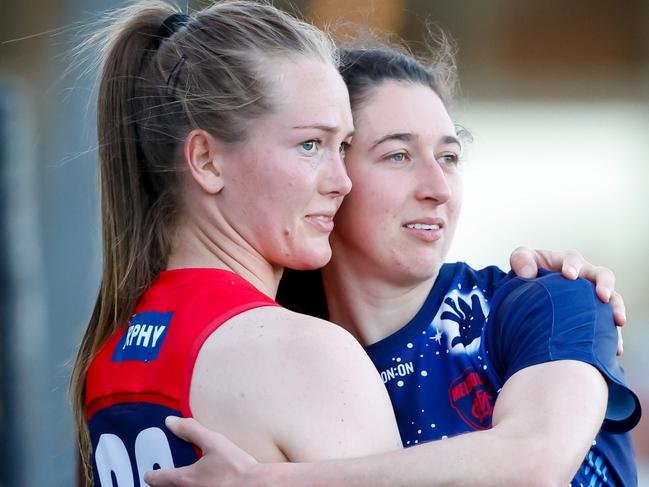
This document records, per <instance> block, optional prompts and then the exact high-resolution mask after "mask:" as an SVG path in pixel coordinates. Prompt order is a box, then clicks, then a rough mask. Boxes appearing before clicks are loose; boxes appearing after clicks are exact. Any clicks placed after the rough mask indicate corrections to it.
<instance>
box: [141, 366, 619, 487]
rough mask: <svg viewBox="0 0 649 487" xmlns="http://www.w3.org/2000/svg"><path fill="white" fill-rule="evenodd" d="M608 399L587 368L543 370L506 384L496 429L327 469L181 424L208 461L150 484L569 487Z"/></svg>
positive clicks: (595, 375)
mask: <svg viewBox="0 0 649 487" xmlns="http://www.w3.org/2000/svg"><path fill="white" fill-rule="evenodd" d="M539 391H543V394H539ZM606 397H607V394H606V384H605V382H604V379H603V378H602V376H601V375H600V374H599V372H598V371H597V370H596V369H594V368H593V367H591V366H589V365H587V364H584V363H581V362H575V361H558V362H550V363H546V364H541V365H536V366H533V367H528V368H526V369H523V370H521V371H519V372H518V373H516V374H514V375H513V376H512V377H511V378H510V380H509V381H507V383H506V384H505V387H503V390H502V392H501V394H500V396H499V397H498V400H497V402H496V407H495V410H494V427H493V428H492V429H491V430H486V431H480V432H475V433H469V434H465V435H462V436H458V437H455V438H450V439H447V440H443V441H436V442H431V443H426V444H422V445H418V446H416V447H413V448H408V449H407V450H401V451H395V452H390V453H385V454H381V455H375V456H371V457H364V458H355V459H348V460H333V461H327V462H319V463H298V464H258V463H256V462H255V461H254V460H253V459H252V458H251V457H249V456H247V455H246V454H245V453H244V452H242V451H240V450H238V449H234V448H233V446H232V445H231V443H230V442H229V441H228V440H227V439H225V438H224V437H223V436H222V435H219V434H217V433H213V432H208V431H207V430H205V429H204V428H202V427H200V426H198V425H197V424H195V423H194V424H191V423H190V424H186V423H183V422H178V423H176V424H175V425H172V429H173V430H174V431H175V432H177V433H179V434H180V435H181V436H183V437H185V438H187V439H188V440H190V441H197V442H198V443H199V446H201V447H203V448H205V451H206V453H207V455H206V456H205V457H203V459H201V460H200V461H199V462H198V463H197V464H196V465H195V466H193V467H188V468H186V469H184V470H183V469H178V470H175V471H167V472H162V471H160V472H155V475H151V474H147V479H148V480H147V481H149V483H150V484H151V485H152V486H156V487H157V486H190V485H191V486H234V485H250V486H276V485H292V486H296V487H300V486H310V487H312V486H331V485H349V486H361V487H362V486H376V487H381V486H399V485H401V486H408V487H417V486H435V485H449V486H450V485H471V486H491V485H493V486H503V485H539V486H544V485H548V486H550V485H552V486H555V485H567V484H568V482H569V480H570V478H571V477H572V476H573V475H574V472H575V471H576V470H577V468H578V466H579V464H580V462H581V460H582V459H583V458H584V456H585V454H586V452H587V450H588V448H589V446H590V445H591V442H592V440H593V438H594V437H595V435H596V433H597V431H598V429H599V427H600V425H601V422H602V419H603V417H604V410H605V407H606ZM584 408H585V409H584ZM183 421H185V420H183ZM204 445H206V446H204ZM201 462H203V463H202V464H201Z"/></svg>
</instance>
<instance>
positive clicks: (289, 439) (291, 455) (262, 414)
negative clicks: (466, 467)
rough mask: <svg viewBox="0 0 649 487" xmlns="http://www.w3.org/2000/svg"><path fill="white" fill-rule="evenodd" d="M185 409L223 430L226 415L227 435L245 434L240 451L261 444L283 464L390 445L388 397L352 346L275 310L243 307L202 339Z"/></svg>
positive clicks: (324, 327)
mask: <svg viewBox="0 0 649 487" xmlns="http://www.w3.org/2000/svg"><path fill="white" fill-rule="evenodd" d="M191 405H192V410H193V411H194V413H195V415H196V416H197V418H199V419H201V418H200V417H199V413H200V414H203V415H205V416H209V418H210V419H209V420H208V421H211V422H212V423H211V426H213V427H219V428H220V429H222V423H225V422H226V420H225V418H226V417H227V427H228V429H229V431H228V432H227V433H229V434H230V436H232V435H234V436H239V437H241V438H246V437H247V436H250V435H252V437H251V438H250V439H249V440H247V441H245V444H246V445H248V444H250V445H252V444H256V445H259V444H261V443H263V442H270V443H272V444H273V445H275V446H276V447H277V450H278V451H280V452H282V453H283V454H284V455H286V457H287V458H288V459H291V460H310V459H323V458H336V457H340V456H349V455H361V454H369V453H374V452H376V451H385V450H387V449H392V448H396V447H398V446H399V443H398V431H397V429H396V423H395V421H394V415H393V413H392V409H391V406H390V402H389V398H388V396H387V392H386V391H385V388H384V387H383V384H382V382H381V380H380V377H379V375H378V373H377V371H376V369H375V368H374V366H373V364H372V362H371V361H370V359H369V357H368V356H367V354H365V352H364V350H363V349H362V347H361V346H360V345H359V344H358V342H356V340H355V339H354V338H353V337H352V336H351V335H350V334H349V333H348V332H347V331H345V330H343V329H342V328H340V327H338V326H336V325H334V324H332V323H329V322H327V321H323V320H320V319H317V318H313V317H310V316H305V315H301V314H298V313H294V312H291V311H288V310H286V309H283V308H277V307H265V308H258V309H254V310H250V311H248V312H246V313H243V314H241V315H239V316H237V317H235V318H232V319H230V320H229V321H228V322H227V323H225V324H224V325H223V326H221V327H220V328H219V329H217V330H216V331H215V332H214V333H213V334H212V335H211V336H210V337H209V338H208V340H207V341H206V342H205V344H204V346H203V347H202V349H201V352H200V353H199V357H198V360H197V362H196V366H195V370H194V375H193V379H192V387H191ZM376 422H380V423H381V426H380V427H379V428H378V429H379V430H381V431H382V433H379V434H378V437H379V440H378V441H377V435H376V429H377V426H376ZM215 423H218V424H215ZM236 425H238V426H236ZM316 438H317V441H315V439H316ZM235 441H237V440H236V439H235ZM238 443H239V444H241V443H242V441H241V439H240V440H239V441H238ZM377 445H378V446H377Z"/></svg>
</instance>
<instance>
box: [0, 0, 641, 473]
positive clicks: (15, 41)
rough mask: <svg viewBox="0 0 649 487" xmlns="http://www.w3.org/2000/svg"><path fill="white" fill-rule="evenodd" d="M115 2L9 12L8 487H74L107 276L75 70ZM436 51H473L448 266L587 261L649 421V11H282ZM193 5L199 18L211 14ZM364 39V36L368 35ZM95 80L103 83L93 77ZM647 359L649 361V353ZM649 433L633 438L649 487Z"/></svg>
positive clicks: (353, 1)
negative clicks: (428, 26) (81, 414)
mask: <svg viewBox="0 0 649 487" xmlns="http://www.w3.org/2000/svg"><path fill="white" fill-rule="evenodd" d="M123 3H124V2H119V1H110V0H83V1H82V0H49V1H46V0H22V1H21V2H16V1H10V0H7V1H6V2H3V8H2V11H3V15H2V16H0V388H1V389H0V394H1V396H0V398H1V399H0V438H1V439H2V441H1V443H0V486H44V485H47V486H70V485H73V484H74V476H75V467H74V465H75V450H74V445H73V428H72V421H71V414H70V408H69V404H68V401H67V398H66V389H67V384H68V380H69V374H70V371H71V362H72V360H73V358H74V355H75V351H76V348H77V346H78V343H79V341H80V339H81V334H82V330H83V328H84V327H85V324H86V321H87V319H88V317H89V315H90V312H91V309H92V305H93V303H94V298H95V295H96V291H97V285H98V279H99V271H100V248H99V247H100V246H99V241H100V236H99V235H100V234H99V232H100V224H99V218H98V201H97V177H96V157H97V152H96V140H95V128H94V126H95V109H94V103H95V100H94V92H93V79H92V76H81V72H82V70H83V66H72V67H73V68H77V69H76V70H73V71H72V72H71V73H70V74H68V75H67V76H64V72H65V71H66V70H67V69H69V68H70V63H76V61H72V60H71V57H70V53H71V51H72V49H73V48H74V47H75V46H76V45H78V44H79V43H80V42H81V40H82V37H81V36H80V33H79V28H80V27H83V26H84V25H85V26H87V25H89V24H90V23H91V22H92V21H94V20H96V19H97V16H98V15H99V14H100V13H101V12H102V11H104V10H107V9H110V8H114V7H117V6H120V5H122V4H123ZM276 4H277V5H278V6H281V7H285V8H293V9H297V10H298V11H300V12H301V13H302V15H303V16H305V17H306V18H307V19H310V20H312V21H314V22H315V23H317V24H318V25H320V26H332V25H337V23H338V21H340V20H341V19H344V20H351V21H353V22H356V23H359V24H362V25H369V26H372V27H373V28H374V29H376V30H378V31H384V32H393V33H396V34H397V35H398V36H400V37H402V38H405V39H407V40H409V41H411V42H412V43H413V46H414V48H415V49H416V50H417V49H419V50H421V49H422V48H423V43H424V41H425V29H424V23H423V20H425V19H428V20H430V21H432V22H434V23H435V24H437V25H439V26H440V27H442V28H443V29H444V30H445V31H446V32H447V33H448V34H449V35H450V36H451V37H452V38H453V39H454V40H455V41H456V43H457V45H458V47H459V55H458V59H459V72H460V79H461V86H462V91H461V93H460V96H459V98H458V102H457V103H456V104H455V105H454V106H453V107H452V110H451V111H452V116H453V117H454V118H455V119H456V120H457V121H458V122H459V123H461V124H462V125H464V126H465V127H467V128H468V129H469V130H470V131H471V132H472V133H473V135H474V137H475V142H474V143H473V144H472V145H471V146H470V148H469V150H468V154H467V158H466V161H467V162H466V165H465V168H464V177H465V203H464V210H463V212H464V213H463V216H462V219H461V224H460V228H459V230H458V234H457V237H456V240H455V245H454V247H453V249H452V251H451V255H450V256H449V260H464V261H468V262H469V263H471V264H472V265H474V266H482V265H487V264H492V263H495V264H498V265H501V266H503V267H508V256H509V253H510V251H511V250H513V249H514V248H515V247H516V246H518V245H523V244H524V245H527V246H530V247H537V248H551V249H557V250H560V249H571V248H576V249H579V250H580V251H581V252H582V253H583V254H584V255H585V256H586V257H587V258H588V259H589V260H590V261H591V262H593V263H597V264H602V265H606V266H608V267H610V268H611V269H613V270H614V271H615V272H616V274H617V279H618V281H617V288H618V290H619V291H620V292H621V293H622V294H623V295H624V298H625V301H626V305H627V315H628V325H627V327H626V328H625V329H624V336H625V355H624V357H623V358H622V362H623V364H624V366H625V368H626V369H627V372H628V375H629V378H630V381H631V383H632V384H633V386H634V387H635V388H636V390H637V391H638V392H639V394H640V395H641V397H642V400H643V403H644V404H645V409H646V405H647V404H649V401H648V399H649V380H648V379H647V371H649V354H648V353H647V352H646V350H647V348H649V295H648V294H649V293H648V285H647V277H646V276H647V274H648V272H649V191H648V190H647V189H648V186H649V164H648V163H649V1H647V0H624V1H618V0H526V1H520V0H453V1H451V0H446V1H441V0H383V1H381V0H374V1H371V0H322V1H317V0H311V1H309V0H301V1H299V0H296V1H294V2H292V4H293V6H292V7H291V6H289V4H288V2H282V1H277V2H276ZM198 6H199V4H198V3H196V2H189V5H185V4H184V3H183V4H182V7H183V8H187V7H190V8H196V7H198ZM352 30H353V29H352ZM90 74H91V75H92V74H93V73H90ZM643 344H646V345H647V347H645V345H643ZM648 425H649V419H647V418H645V419H644V420H643V422H642V423H641V424H640V425H639V426H638V427H637V428H636V430H635V431H634V441H635V446H636V452H637V456H638V460H639V463H640V469H641V474H640V475H641V477H640V485H643V484H644V485H649V470H648V468H649V467H648V465H649V427H648Z"/></svg>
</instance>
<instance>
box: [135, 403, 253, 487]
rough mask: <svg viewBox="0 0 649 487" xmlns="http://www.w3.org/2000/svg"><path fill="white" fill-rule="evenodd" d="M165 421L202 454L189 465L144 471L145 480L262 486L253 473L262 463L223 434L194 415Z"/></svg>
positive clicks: (170, 485)
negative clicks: (210, 427) (199, 420)
mask: <svg viewBox="0 0 649 487" xmlns="http://www.w3.org/2000/svg"><path fill="white" fill-rule="evenodd" d="M165 425H166V426H167V428H169V430H170V431H171V432H172V433H173V434H175V435H176V436H178V437H180V438H182V439H183V440H185V441H187V442H189V443H193V444H194V445H196V446H197V447H198V448H200V450H201V451H202V452H203V456H202V457H201V458H200V459H199V460H198V461H197V462H196V463H194V464H192V465H188V466H186V467H181V468H174V469H165V470H153V471H149V472H147V473H146V474H144V481H145V482H146V483H147V484H149V485H150V486H152V487H216V486H219V487H228V486H240V485H246V486H251V487H253V486H254V487H261V484H260V483H259V482H258V481H255V480H254V479H253V478H252V476H251V475H250V474H252V471H253V470H254V469H255V467H256V466H258V465H259V464H258V463H257V461H256V460H255V459H254V458H253V457H252V456H250V455H249V454H248V453H246V452H245V451H243V450H242V449H240V448H239V447H237V446H236V445H235V444H234V443H232V442H231V441H230V440H228V439H227V438H226V437H225V436H223V435H222V434H220V433H216V432H214V431H211V430H209V429H207V428H205V427H203V426H202V425H201V424H200V423H199V422H198V421H196V420H195V419H192V418H178V417H176V416H169V417H167V419H166V420H165ZM254 477H257V478H258V479H259V478H263V477H262V476H254Z"/></svg>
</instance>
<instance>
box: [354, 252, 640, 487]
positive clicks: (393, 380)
mask: <svg viewBox="0 0 649 487" xmlns="http://www.w3.org/2000/svg"><path fill="white" fill-rule="evenodd" d="M616 345H617V333H616V330H615V327H614V326H613V318H612V313H611V310H610V306H608V305H604V304H602V303H601V302H600V301H599V300H598V299H597V297H596V296H595V293H594V288H593V286H592V284H591V283H589V282H587V281H584V280H581V279H580V280H577V281H569V280H567V279H565V278H563V277H562V276H561V275H560V274H554V273H544V274H543V275H542V276H541V277H538V278H536V279H521V278H518V277H516V276H514V275H513V274H511V273H510V274H505V273H504V272H502V271H501V270H500V269H498V268H496V267H487V268H485V269H482V270H479V271H476V270H474V269H472V268H470V267H469V266H467V265H466V264H464V263H457V264H446V265H444V266H443V267H442V268H441V270H440V273H439V276H438V278H437V280H436V282H435V285H434V286H433V289H432V290H431V292H430V294H429V295H428V297H427V299H426V301H425V303H424V305H423V306H422V307H421V309H420V310H419V312H418V313H417V315H416V316H415V317H414V318H413V319H412V320H411V321H410V322H409V323H408V324H406V325H405V326H404V327H403V328H401V329H400V330H399V331H397V332H396V333H394V334H392V335H391V336H389V337H387V338H385V339H383V340H381V341H379V342H377V343H375V344H373V345H370V346H368V347H366V351H367V353H368V354H369V356H370V357H371V359H372V361H373V362H374V364H375V365H376V367H377V369H378V371H379V373H380V374H381V377H382V378H383V382H384V383H385V385H386V387H387V389H388V392H389V394H390V398H391V400H392V404H393V406H394V411H395V415H396V418H397V423H398V425H399V430H400V433H401V438H402V441H403V444H404V446H406V447H408V446H413V445H415V444H418V443H422V442H425V441H431V440H439V439H444V438H447V437H449V436H454V435H457V434H460V433H466V432H470V431H476V430H482V429H487V428H490V427H491V420H492V412H493V407H494V404H495V401H496V398H497V396H498V392H499V391H500V388H501V387H502V385H503V384H504V382H505V381H506V380H507V379H508V378H509V377H511V376H512V375H513V374H514V373H516V372H517V371H518V370H521V369H523V368H525V367H528V366H531V365H535V364H540V363H544V362H549V361H552V360H561V359H572V360H580V361H583V362H586V363H589V364H591V365H593V366H594V367H596V368H597V369H598V370H599V371H600V372H601V373H602V375H603V376H604V377H605V378H606V380H607V383H608V387H609V402H608V408H607V412H606V419H605V420H604V423H603V425H602V428H601V430H600V432H599V434H598V435H597V437H596V439H595V441H594V442H593V445H592V447H591V449H590V451H589V452H588V454H587V456H586V458H585V459H584V461H583V463H582V465H581V467H580V469H579V471H578V472H577V474H576V475H575V477H574V479H573V482H572V484H571V485H573V486H580V485H583V486H600V485H607V486H628V485H636V484H637V473H636V466H635V463H634V459H633V450H632V447H631V441H630V437H629V433H628V431H629V430H630V429H631V428H633V427H634V426H635V425H636V424H637V422H638V421H639V419H640V403H639V401H638V399H637V397H636V396H635V394H634V393H633V392H632V391H630V389H629V388H628V385H627V383H626V379H625V377H624V371H623V370H622V368H621V367H620V366H619V364H618V363H617V360H616V359H615V350H616Z"/></svg>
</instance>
